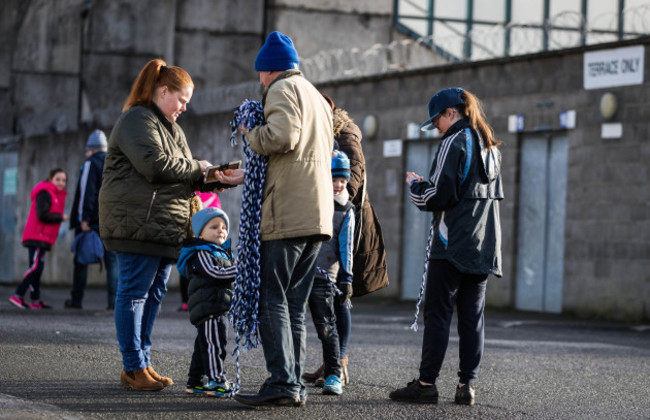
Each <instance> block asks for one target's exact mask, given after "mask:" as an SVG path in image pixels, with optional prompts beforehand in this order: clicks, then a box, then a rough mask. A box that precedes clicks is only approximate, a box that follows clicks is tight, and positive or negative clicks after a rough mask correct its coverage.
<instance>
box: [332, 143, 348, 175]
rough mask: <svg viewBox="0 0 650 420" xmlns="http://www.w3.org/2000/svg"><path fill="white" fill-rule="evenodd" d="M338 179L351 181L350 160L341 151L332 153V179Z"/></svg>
mask: <svg viewBox="0 0 650 420" xmlns="http://www.w3.org/2000/svg"><path fill="white" fill-rule="evenodd" d="M336 177H343V178H345V179H347V180H348V181H349V180H350V159H348V155H346V154H345V153H344V152H342V151H340V150H334V152H332V178H336Z"/></svg>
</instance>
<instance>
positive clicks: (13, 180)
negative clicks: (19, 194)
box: [2, 168, 18, 195]
mask: <svg viewBox="0 0 650 420" xmlns="http://www.w3.org/2000/svg"><path fill="white" fill-rule="evenodd" d="M3 179H4V182H3V185H2V194H3V195H16V190H17V189H18V188H17V187H16V186H17V185H18V169H17V168H7V169H5V171H4V177H3Z"/></svg>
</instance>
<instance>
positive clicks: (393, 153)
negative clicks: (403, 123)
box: [383, 140, 402, 158]
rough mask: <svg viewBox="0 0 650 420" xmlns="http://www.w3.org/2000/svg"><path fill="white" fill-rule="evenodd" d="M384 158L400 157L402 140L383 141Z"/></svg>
mask: <svg viewBox="0 0 650 420" xmlns="http://www.w3.org/2000/svg"><path fill="white" fill-rule="evenodd" d="M383 151H384V157H385V158H390V157H399V156H402V140H386V141H384V150H383Z"/></svg>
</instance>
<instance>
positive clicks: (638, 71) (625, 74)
mask: <svg viewBox="0 0 650 420" xmlns="http://www.w3.org/2000/svg"><path fill="white" fill-rule="evenodd" d="M644 57H645V48H644V46H643V45H639V46H634V47H624V48H615V49H611V50H601V51H593V52H586V53H585V55H584V69H583V71H584V88H585V89H601V88H608V87H615V86H630V85H640V84H642V83H643V70H644Z"/></svg>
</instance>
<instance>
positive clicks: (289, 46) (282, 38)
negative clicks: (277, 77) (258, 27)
mask: <svg viewBox="0 0 650 420" xmlns="http://www.w3.org/2000/svg"><path fill="white" fill-rule="evenodd" d="M299 67H300V61H299V60H298V51H296V48H295V47H294V46H293V41H292V40H291V38H289V37H288V36H286V35H285V34H283V33H280V32H278V31H273V32H271V33H270V34H269V36H268V37H267V38H266V41H265V42H264V45H262V48H261V49H260V52H258V53H257V57H256V58H255V71H283V70H289V69H296V70H297V69H298V68H299Z"/></svg>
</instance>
